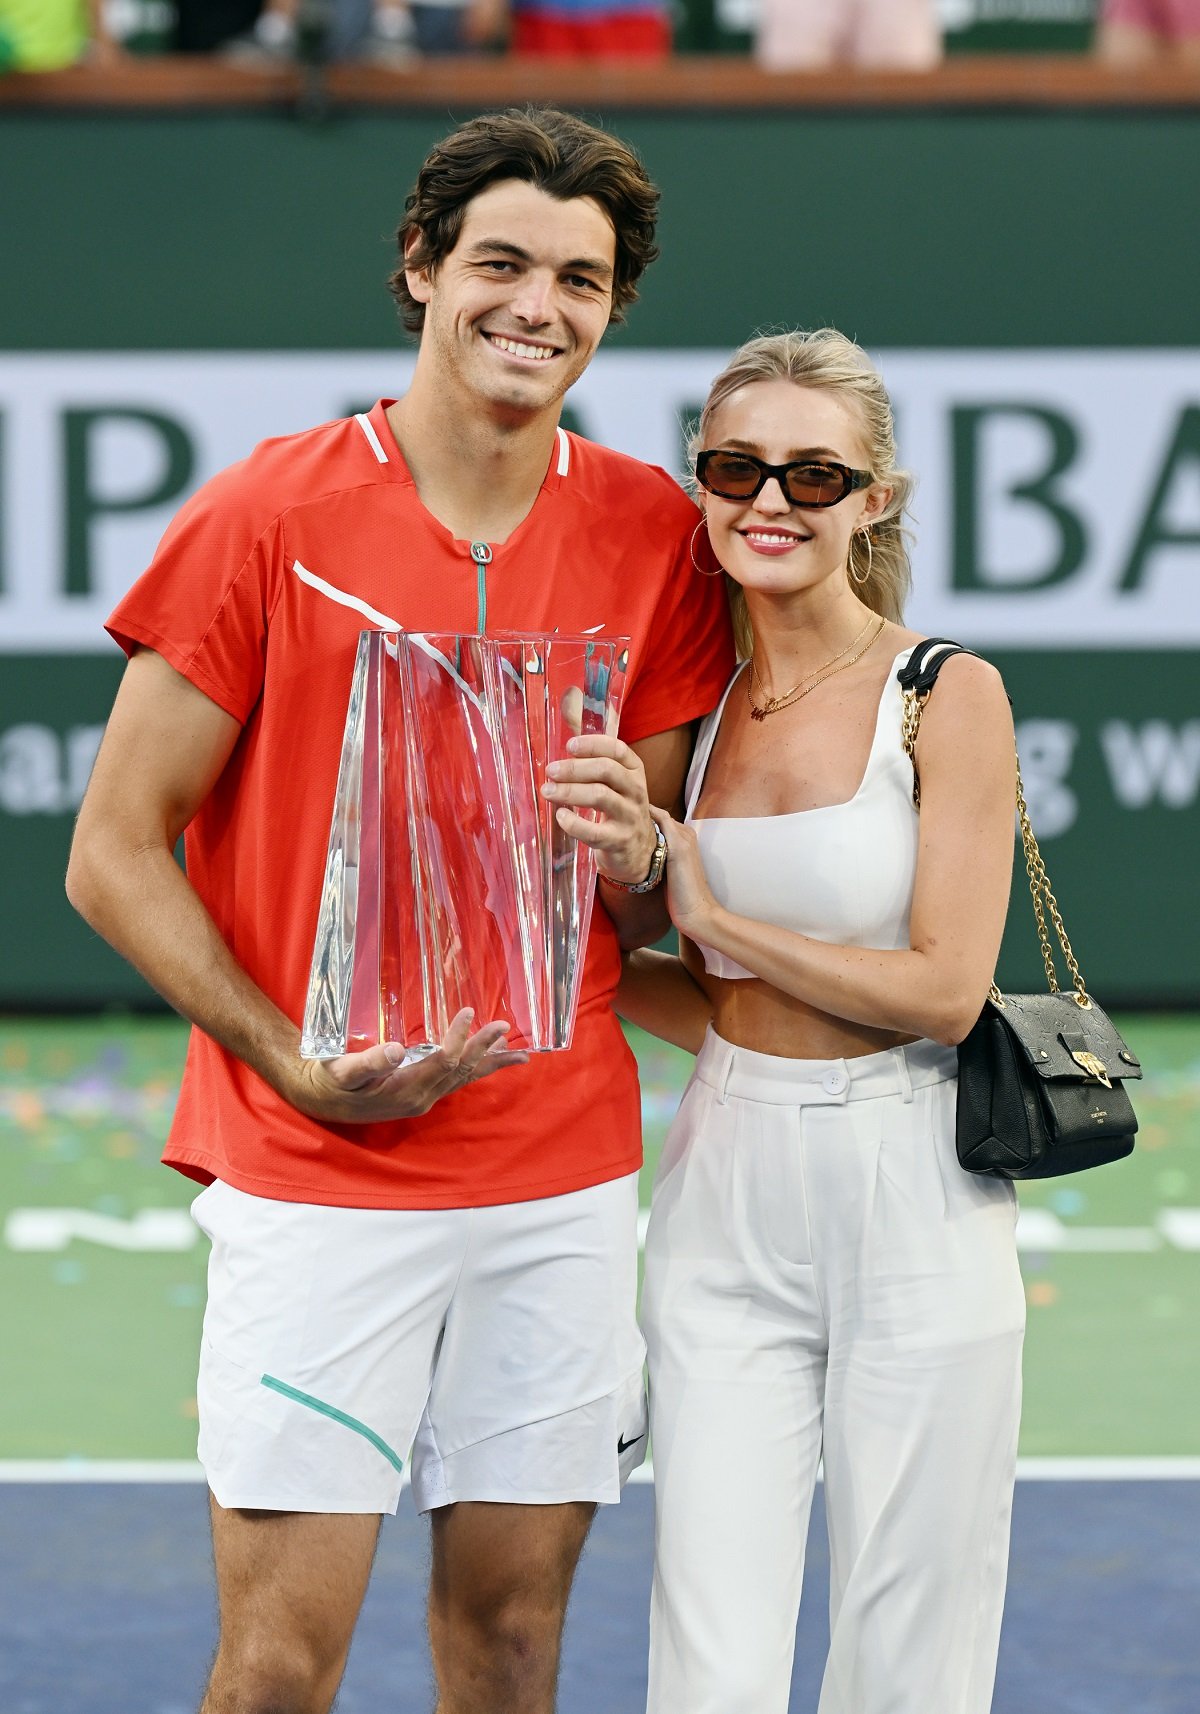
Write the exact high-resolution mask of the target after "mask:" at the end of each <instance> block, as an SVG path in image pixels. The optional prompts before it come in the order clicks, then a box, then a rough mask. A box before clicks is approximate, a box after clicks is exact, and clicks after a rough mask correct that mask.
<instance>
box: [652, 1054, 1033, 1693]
mask: <svg viewBox="0 0 1200 1714" xmlns="http://www.w3.org/2000/svg"><path fill="white" fill-rule="evenodd" d="M954 1078H955V1055H954V1052H953V1050H952V1049H947V1048H942V1047H939V1046H938V1045H937V1044H935V1043H933V1042H928V1041H921V1042H917V1043H915V1044H913V1045H912V1046H911V1047H907V1048H898V1049H895V1050H893V1051H891V1052H887V1053H878V1054H871V1055H869V1056H867V1057H865V1058H861V1059H852V1060H832V1061H825V1060H821V1061H814V1060H786V1059H777V1058H774V1057H772V1056H770V1055H766V1054H758V1053H751V1052H748V1051H747V1050H745V1049H741V1048H734V1047H731V1046H730V1045H729V1044H728V1043H726V1042H723V1041H721V1040H720V1039H719V1038H718V1037H716V1036H714V1035H713V1034H712V1033H711V1032H710V1034H709V1036H708V1039H707V1041H706V1043H705V1046H704V1048H703V1049H702V1051H701V1053H700V1057H699V1059H698V1061H697V1065H696V1073H695V1076H694V1077H693V1079H692V1081H691V1083H690V1084H689V1086H688V1089H687V1092H686V1094H685V1096H684V1099H683V1104H682V1106H681V1107H680V1110H679V1114H678V1115H677V1117H676V1120H675V1123H674V1125H673V1126H672V1128H671V1131H670V1134H669V1136H668V1138H667V1142H666V1146H665V1149H664V1152H663V1157H662V1163H661V1166H660V1169H659V1176H658V1182H657V1185H656V1187H655V1193H654V1204H653V1211H652V1214H651V1218H650V1229H649V1233H648V1236H647V1243H646V1273H645V1289H644V1294H643V1313H644V1320H645V1331H646V1337H647V1341H648V1344H649V1355H650V1388H651V1392H650V1398H651V1433H652V1453H653V1459H654V1478H655V1500H656V1560H655V1572H654V1594H653V1602H652V1609H651V1635H650V1695H649V1702H648V1710H649V1714H786V1709H787V1705H788V1694H789V1685H790V1681H791V1671H792V1656H793V1652H794V1647H795V1631H796V1616H797V1612H798V1609H799V1603H800V1584H801V1578H802V1575H803V1570H804V1548H805V1539H806V1534H807V1527H808V1515H809V1509H810V1506H811V1503H812V1495H813V1486H814V1482H815V1479H816V1474H817V1465H818V1461H819V1460H821V1459H822V1457H823V1459H824V1486H825V1507H826V1513H827V1516H828V1523H829V1541H830V1554H831V1579H830V1581H831V1588H830V1631H831V1642H830V1651H829V1658H828V1662H827V1665H826V1671H825V1678H824V1683H823V1687H822V1692H821V1701H820V1714H987V1710H988V1708H989V1707H990V1705H991V1697H992V1684H993V1679H994V1675H995V1666H996V1652H997V1647H998V1643H999V1634H1000V1616H1001V1609H1002V1606H1003V1601H1004V1584H1005V1576H1006V1570H1007V1560H1008V1532H1009V1517H1010V1512H1011V1506H1012V1487H1013V1478H1014V1473H1015V1465H1016V1441H1017V1421H1018V1416H1019V1411H1020V1353H1021V1339H1022V1334H1023V1330H1024V1321H1025V1301H1024V1293H1023V1290H1022V1286H1021V1279H1020V1274H1019V1272H1018V1268H1017V1258H1016V1246H1015V1242H1014V1232H1013V1228H1014V1224H1015V1218H1016V1203H1015V1197H1014V1194H1013V1190H1012V1187H1011V1185H1009V1184H1007V1183H1004V1182H1001V1181H999V1180H994V1179H983V1178H978V1177H975V1176H973V1175H971V1174H970V1173H966V1172H964V1171H963V1170H962V1168H961V1167H960V1166H959V1164H958V1161H957V1158H956V1156H955V1152H954V1101H955V1091H956V1083H955V1081H954Z"/></svg>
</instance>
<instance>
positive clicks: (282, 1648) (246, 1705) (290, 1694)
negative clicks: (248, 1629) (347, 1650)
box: [200, 1637, 345, 1714]
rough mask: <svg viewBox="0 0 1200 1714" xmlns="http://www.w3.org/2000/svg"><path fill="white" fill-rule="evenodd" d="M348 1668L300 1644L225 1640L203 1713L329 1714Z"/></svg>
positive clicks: (294, 1641)
mask: <svg viewBox="0 0 1200 1714" xmlns="http://www.w3.org/2000/svg"><path fill="white" fill-rule="evenodd" d="M344 1665H345V1655H344V1654H342V1655H340V1656H338V1657H337V1658H334V1657H333V1656H332V1655H330V1654H329V1653H328V1652H326V1651H322V1650H320V1649H318V1648H314V1647H313V1646H311V1645H310V1644H308V1643H305V1642H303V1641H300V1640H298V1639H282V1638H276V1637H244V1638H240V1639H238V1640H237V1641H222V1643H221V1644H220V1646H219V1648H218V1650H217V1658H216V1660H215V1662H214V1663H213V1671H212V1679H211V1681H210V1683H209V1688H208V1694H207V1695H206V1697H205V1699H204V1701H203V1703H202V1704H201V1708H200V1714H327V1711H328V1709H329V1708H330V1707H331V1706H332V1704H333V1699H334V1696H335V1695H336V1693H337V1687H338V1684H339V1682H340V1680H341V1676H342V1670H343V1667H344Z"/></svg>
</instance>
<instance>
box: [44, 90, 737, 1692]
mask: <svg viewBox="0 0 1200 1714" xmlns="http://www.w3.org/2000/svg"><path fill="white" fill-rule="evenodd" d="M657 200H658V198H657V192H656V191H655V189H654V187H653V186H652V185H651V184H650V182H649V180H648V179H647V177H646V174H645V171H644V169H643V167H642V165H641V163H640V162H639V161H638V160H637V158H636V156H634V155H633V153H632V152H631V151H630V150H629V149H628V148H627V147H626V146H625V145H624V144H622V143H620V142H618V141H617V140H616V139H614V138H612V137H610V136H607V135H606V134H605V133H603V132H600V131H597V130H595V129H594V128H593V127H591V126H589V125H586V124H584V123H583V122H582V121H581V120H578V119H576V118H573V117H571V116H568V115H565V114H562V113H557V112H553V111H550V110H541V111H531V112H524V113H515V112H514V113H508V114H503V115H489V116H487V117H485V118H482V119H478V120H474V121H471V122H470V123H468V124H466V125H464V126H462V127H461V128H460V129H459V130H457V131H456V132H454V133H453V134H452V135H451V136H450V137H448V138H447V139H445V140H444V141H443V142H442V143H440V144H439V145H438V146H437V147H436V148H434V150H433V151H432V152H431V154H430V156H429V157H428V159H427V160H426V162H425V163H424V165H423V167H422V168H421V171H420V174H419V175H418V178H417V183H416V187H415V189H414V190H413V192H412V194H411V196H410V197H409V199H408V202H407V204H406V212H405V216H404V220H403V223H402V225H401V227H400V232H399V235H398V237H399V243H400V250H401V256H400V265H399V267H398V268H397V271H396V274H395V276H394V277H393V280H392V289H393V292H394V294H395V296H396V298H397V300H398V302H399V305H400V309H401V313H402V316H403V319H404V321H405V323H406V325H407V326H408V327H409V329H410V330H412V331H413V332H416V333H418V334H419V339H420V345H419V351H418V357H417V363H416V368H415V372H414V375H413V381H412V386H411V389H410V391H409V392H408V393H407V395H406V396H405V397H404V398H401V399H398V400H388V399H381V400H380V401H379V402H378V403H377V404H376V405H375V406H374V408H373V409H372V410H370V411H367V412H364V413H362V414H361V415H360V416H357V417H351V418H347V419H345V420H342V421H338V422H332V423H326V424H323V425H322V426H320V427H319V428H315V429H312V430H310V431H308V432H306V433H302V434H298V435H293V436H290V437H287V438H285V439H281V440H275V441H268V442H265V443H264V444H262V445H261V446H259V447H257V448H255V450H254V451H253V452H251V453H250V455H249V457H248V458H247V459H246V460H245V461H244V462H243V463H241V464H239V465H235V466H233V467H232V468H231V469H229V470H226V471H224V472H223V473H222V474H220V475H218V476H217V477H215V478H214V479H213V480H212V481H211V482H209V483H208V484H207V485H206V486H205V487H204V488H202V489H201V490H200V492H199V493H198V494H196V495H195V496H194V497H193V499H192V500H191V501H189V503H188V504H187V505H186V506H185V507H184V508H183V510H182V511H181V512H180V513H179V515H178V517H177V518H176V519H175V521H174V522H173V523H172V525H171V527H170V528H169V529H168V531H167V533H166V535H165V537H164V538H163V541H162V543H161V544H160V546H159V549H158V551H157V553H156V555H155V558H154V560H153V562H152V564H151V565H150V567H149V569H148V570H147V571H146V572H145V573H144V575H143V576H142V577H141V578H140V579H139V581H138V582H137V583H136V584H135V585H134V587H133V588H132V590H131V591H130V592H129V594H128V595H127V596H126V597H125V598H124V600H122V601H121V603H120V604H119V605H118V607H117V609H116V611H115V612H114V613H113V614H112V616H111V618H110V620H109V630H110V631H111V633H112V635H113V636H114V637H115V638H116V640H117V641H118V643H119V644H120V645H121V647H122V648H123V649H124V650H125V651H126V653H127V654H128V656H129V663H128V666H127V668H126V672H125V675H124V678H123V680H122V684H121V688H120V691H119V693H118V696H117V700H116V704H115V706H114V709H113V713H112V717H111V720H110V722H109V726H108V731H107V734H106V736H105V740H104V743H103V745H102V747H101V751H100V755H99V757H98V760H97V763H96V768H95V772H94V775H93V778H92V782H91V785H90V787H89V790H88V793H87V797H86V799H85V801H84V804H83V808H82V810H81V812H80V816H79V823H78V828H77V832H76V838H75V845H74V848H73V851H72V857H71V865H70V870H69V874H68V892H69V894H70V897H71V899H72V901H73V902H74V904H75V905H76V907H77V908H78V909H79V910H80V911H81V912H82V913H83V915H84V916H85V917H86V918H87V920H88V921H89V922H90V923H91V924H92V925H93V926H94V927H95V928H96V929H97V930H98V931H99V932H100V933H101V934H102V935H104V936H105V937H106V938H107V939H108V940H109V941H111V942H112V944H113V945H114V946H115V947H116V948H117V949H118V950H119V951H120V952H121V953H123V954H124V956H125V957H126V958H128V959H129V960H130V961H131V962H132V963H133V964H135V965H136V966H137V968H138V969H139V970H141V971H142V973H143V974H144V975H145V976H146V977H147V978H148V979H149V981H150V982H152V983H153V984H154V986H155V987H156V988H157V989H158V990H159V992H160V993H161V994H163V995H164V996H165V998H166V999H167V1000H168V1001H169V1002H170V1003H171V1005H172V1006H174V1007H175V1008H176V1009H177V1010H178V1011H180V1012H182V1013H183V1014H184V1015H185V1016H186V1017H188V1018H190V1019H191V1021H192V1024H193V1025H194V1028H193V1031H192V1037H191V1043H190V1047H189V1052H188V1059H187V1066H186V1070H185V1072H184V1079H183V1087H182V1090H181V1093H180V1100H179V1106H178V1109H177V1112H176V1116H175V1121H174V1124H173V1127H172V1131H171V1135H170V1139H169V1141H168V1144H167V1148H166V1154H165V1159H166V1160H167V1161H168V1163H169V1164H171V1165H172V1166H175V1167H176V1168H178V1170H180V1171H181V1172H183V1173H186V1174H188V1175H189V1176H190V1177H192V1178H194V1179H195V1180H197V1181H198V1182H199V1183H200V1184H201V1185H203V1186H205V1187H206V1188H204V1189H203V1190H202V1192H201V1194H200V1195H199V1197H198V1199H197V1202H196V1203H195V1205H194V1208H195V1213H196V1218H197V1220H198V1222H199V1224H200V1225H201V1226H202V1228H203V1229H204V1230H205V1232H207V1233H208V1235H209V1237H210V1238H211V1240H212V1261H211V1264H210V1272H209V1302H208V1307H207V1310H206V1315H205V1324H204V1336H203V1342H202V1350H201V1360H200V1378H199V1387H198V1399H199V1408H200V1441H199V1455H200V1458H201V1462H202V1463H203V1465H204V1468H205V1472H206V1475H207V1477H208V1481H209V1486H210V1488H211V1490H212V1518H213V1540H214V1554H215V1562H216V1571H217V1582H218V1595H219V1605H220V1621H221V1632H220V1644H219V1649H218V1653H217V1657H216V1661H215V1664H214V1667H213V1674H212V1679H211V1682H210V1685H209V1688H208V1692H207V1694H206V1697H205V1700H204V1702H203V1704H202V1707H203V1710H204V1714H235V1711H236V1714H267V1711H268V1710H270V1711H271V1714H323V1711H324V1710H326V1709H328V1708H329V1706H330V1704H331V1703H332V1701H333V1698H334V1695H335V1693H336V1690H337V1686H338V1683H339V1681H340V1678H341V1674H342V1670H343V1667H344V1664H345V1660H346V1654H347V1651H348V1649H349V1645H350V1638H351V1635H352V1632H353V1628H354V1624H355V1620H356V1618H357V1615H358V1610H359V1606H360V1604H361V1601H362V1597H363V1593H364V1590H365V1588H366V1582H367V1577H368V1573H369V1570H370V1564H371V1557H372V1554H373V1552H374V1547H375V1538H376V1534H377V1531H378V1527H379V1519H380V1514H381V1513H384V1512H389V1511H395V1509H396V1504H397V1499H398V1495H399V1491H400V1484H401V1477H402V1475H403V1473H404V1472H405V1470H406V1469H407V1468H408V1467H409V1465H410V1463H411V1476H412V1483H413V1489H414V1494H415V1497H416V1501H417V1504H418V1507H419V1508H420V1509H421V1510H422V1511H428V1512H429V1513H430V1514H431V1518H432V1536H433V1571H432V1582H431V1589H430V1606H429V1630H430V1639H431V1644H432V1650H433V1659H434V1667H435V1671H436V1675H437V1682H438V1689H439V1702H438V1708H439V1710H440V1711H441V1714H484V1711H486V1714H499V1711H500V1710H503V1711H504V1714H550V1711H551V1710H552V1708H553V1703H554V1690H555V1680H556V1675H557V1664H558V1651H559V1643H560V1637H561V1631H562V1621H563V1614H564V1611H565V1606H566V1598H567V1593H568V1589H569V1587H570V1583H571V1578H572V1576H573V1573H574V1568H575V1564H576V1560H577V1558H578V1555H579V1552H580V1549H581V1547H582V1544H583V1539H584V1536H585V1534H586V1532H587V1528H588V1525H589V1523H590V1520H591V1517H592V1513H593V1510H594V1508H595V1505H596V1504H597V1503H603V1502H611V1501H615V1500H616V1499H617V1498H618V1497H619V1493H620V1486H621V1483H622V1481H623V1480H624V1478H625V1477H626V1476H627V1475H628V1474H629V1472H630V1470H631V1469H632V1468H633V1466H634V1465H635V1464H636V1463H638V1462H639V1461H640V1460H641V1458H642V1456H643V1454H644V1451H645V1432H646V1423H645V1414H644V1401H643V1397H642V1380H641V1374H642V1354H643V1347H642V1343H641V1339H640V1336H639V1334H638V1331H637V1327H636V1324H635V1321H634V1315H633V1310H634V1288H635V1281H636V1237H635V1226H636V1208H637V1189H636V1173H637V1168H638V1165H639V1163H640V1155H641V1145H640V1135H639V1122H638V1120H639V1115H638V1092H637V1081H636V1068H635V1066H634V1063H633V1060H632V1056H631V1055H630V1053H629V1051H628V1049H627V1048H626V1046H625V1043H624V1040H623V1037H622V1035H621V1032H620V1029H619V1027H618V1025H617V1022H616V1020H615V1018H614V1016H613V1013H612V1010H611V1007H610V1004H609V1001H610V997H611V995H612V992H613V989H614V987H615V984H616V980H617V976H618V973H619V963H620V948H621V946H622V945H626V946H630V945H635V944H638V943H641V942H645V941H646V940H648V939H654V938H657V936H658V935H659V933H660V932H661V930H662V928H663V927H664V926H665V923H666V913H665V908H664V906H663V904H662V892H661V891H657V890H655V884H656V882H657V881H658V880H659V879H660V878H661V855H660V853H659V852H658V849H657V835H656V832H655V829H654V825H653V823H652V821H651V818H650V814H649V810H648V800H652V801H653V802H655V803H659V804H670V803H674V802H677V801H678V798H679V792H680V787H681V783H682V779H683V774H684V769H685V766H686V762H687V759H688V755H689V752H690V746H691V724H692V722H693V721H694V720H695V719H696V718H697V717H699V716H700V715H702V714H703V713H705V712H706V711H707V710H708V709H709V708H711V707H712V706H713V705H714V704H715V702H716V700H717V697H718V694H719V692H720V690H721V687H722V686H723V684H724V683H725V681H726V679H727V677H728V674H729V671H730V667H731V658H732V657H731V646H730V642H729V638H728V632H727V624H726V617H725V612H724V604H723V596H722V595H721V593H720V585H719V581H718V580H717V579H715V578H713V579H705V578H704V577H702V576H700V575H699V573H698V570H697V569H696V567H695V565H694V562H693V560H692V556H691V553H690V551H689V544H690V538H691V534H692V531H693V530H694V528H695V526H696V523H697V521H698V514H697V513H696V511H695V509H694V507H693V505H692V502H691V501H690V500H689V499H688V498H687V497H686V496H685V495H684V494H683V492H682V490H681V489H680V488H679V487H678V486H677V485H676V484H675V482H674V481H673V480H672V479H671V478H670V477H669V476H667V475H666V474H665V473H664V472H662V471H660V470H655V469H651V468H650V467H648V466H646V465H643V464H640V463H638V462H637V461H636V460H633V459H630V458H626V457H623V456H621V455H619V454H617V453H613V452H609V451H607V450H605V449H603V448H600V447H598V446H595V445H593V444H591V443H590V442H588V441H585V440H582V439H580V438H578V437H577V436H574V435H571V434H568V433H566V432H565V431H564V430H563V429H562V428H561V427H560V426H559V415H560V408H561V402H562V397H563V394H564V393H565V391H566V389H567V388H568V387H569V386H570V385H571V383H572V382H573V381H574V380H576V379H577V377H578V376H579V375H580V374H582V372H583V371H584V369H585V368H586V367H587V365H588V363H589V361H590V360H591V357H592V355H593V353H594V352H595V350H596V347H597V345H598V344H599V342H600V339H601V337H602V335H603V333H604V331H605V329H606V327H607V326H608V325H609V323H610V322H611V321H612V320H613V319H615V318H617V317H619V316H620V315H621V313H622V312H623V310H624V309H625V307H626V306H627V305H628V304H629V303H630V301H631V300H632V299H633V298H634V297H635V296H636V286H637V281H638V279H639V277H640V275H641V273H642V271H643V269H644V268H645V266H646V265H647V264H648V263H649V262H650V261H651V260H652V259H653V257H654V255H655V254H656V251H655V249H654V224H655V217H656V213H657ZM367 625H377V626H384V627H387V628H395V627H402V628H405V629H408V630H416V631H425V630H430V631H459V632H476V631H485V630H495V631H504V630H525V631H552V630H554V629H556V628H557V629H559V630H561V631H563V632H566V633H575V634H578V633H580V632H589V631H590V632H601V631H603V632H610V633H616V634H621V635H627V636H629V637H630V638H631V639H632V643H631V647H630V652H629V667H628V672H627V677H626V695H625V703H624V709H623V714H622V724H621V737H620V738H619V739H612V738H584V739H579V740H576V741H575V754H574V755H573V756H571V757H570V758H564V759H563V761H562V763H561V764H559V765H558V767H557V770H556V774H557V777H556V779H555V781H554V783H553V784H551V785H550V787H549V793H550V795H552V796H553V797H554V798H555V799H556V800H557V805H558V816H559V819H560V821H561V823H562V825H563V826H564V827H566V828H567V830H568V831H569V832H572V833H574V834H575V835H576V836H578V837H579V838H582V839H586V840H587V841H588V842H589V843H591V844H592V845H593V846H594V847H595V848H596V851H597V856H598V863H599V869H600V874H601V880H600V883H599V885H600V894H601V898H602V900H603V903H604V905H605V907H606V909H605V910H598V911H597V912H596V913H595V916H594V918H593V926H592V932H591V939H590V943H589V948H588V954H587V964H586V971H585V976H584V983H583V991H582V998H581V1003H580V1010H579V1017H578V1023H577V1027H576V1035H575V1045H574V1047H573V1048H572V1049H571V1051H570V1052H569V1053H560V1054H553V1055H548V1056H543V1057H539V1058H537V1059H536V1060H535V1061H533V1062H527V1061H526V1056H525V1055H523V1054H519V1053H513V1052H509V1051H507V1050H506V1049H505V1047H504V1032H505V1028H506V1026H505V1025H504V1024H502V1023H500V1022H496V1021H485V1020H477V1019H473V1018H472V1017H471V1016H470V1014H468V1013H462V1014H460V1015H459V1017H458V1018H456V1019H455V1021H454V1023H453V1025H452V1027H451V1029H450V1031H449V1033H448V1034H447V1036H446V1039H445V1040H444V1042H443V1043H442V1044H441V1047H440V1050H439V1051H438V1052H436V1053H434V1054H433V1055H432V1056H431V1057H429V1058H427V1059H425V1060H423V1061H421V1062H418V1063H414V1064H404V1063H402V1062H403V1051H402V1049H401V1048H400V1046H399V1045H398V1044H396V1043H387V1042H384V1043H380V1044H378V1045H377V1046H374V1047H372V1048H369V1049H368V1050H367V1051H365V1052H362V1053H353V1054H347V1055H345V1056H343V1057H342V1058H341V1059H336V1060H333V1061H330V1062H325V1063H322V1062H318V1061H305V1060H302V1059H301V1058H300V1057H299V1053H298V1044H299V1029H298V1020H299V1019H300V1017H301V1015H302V1012H303V1007H304V998H305V990H306V985H307V973H308V963H309V958H310V956H311V950H312V945H313V938H314V930H315V925H316V913H317V906H318V899H319V894H320V886H321V878H322V875H323V870H324V860H325V846H326V841H327V837H328V829H329V816H330V810H331V806H332V802H333V794H334V787H335V783H336V778H337V770H338V759H339V753H340V747H341V736H342V726H343V720H344V714H345V708H346V699H347V694H348V690H349V684H350V676H351V670H352V666H353V661H354V655H355V647H356V643H357V637H358V633H359V630H360V629H361V628H362V627H363V626H367ZM583 809H598V810H600V811H601V812H602V813H601V819H600V820H599V821H593V820H591V819H586V820H585V819H584V817H583V816H582V815H581V814H580V813H579V812H580V811H581V810H583ZM181 833H182V834H183V835H184V838H185V845H186V852H187V875H186V876H185V875H184V873H183V871H182V870H181V869H179V868H178V866H177V865H176V864H175V862H174V861H173V857H172V852H173V849H174V846H175V842H176V840H177V839H178V837H179V836H180V834H181Z"/></svg>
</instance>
